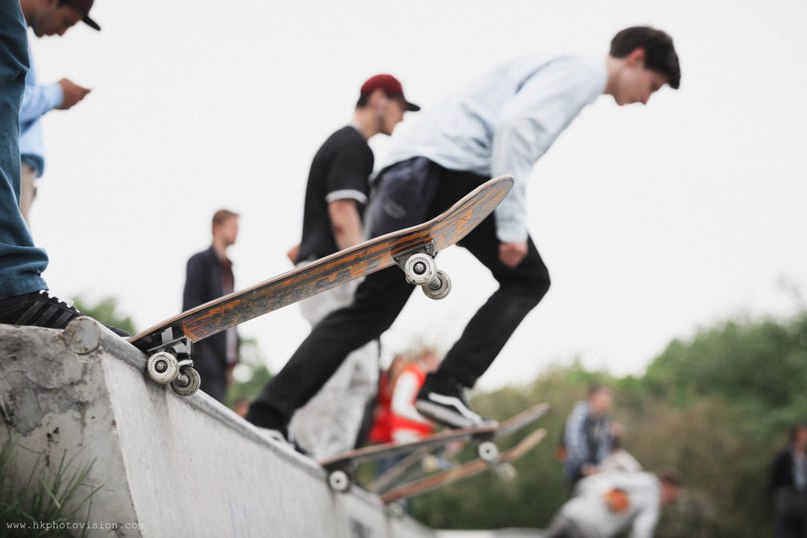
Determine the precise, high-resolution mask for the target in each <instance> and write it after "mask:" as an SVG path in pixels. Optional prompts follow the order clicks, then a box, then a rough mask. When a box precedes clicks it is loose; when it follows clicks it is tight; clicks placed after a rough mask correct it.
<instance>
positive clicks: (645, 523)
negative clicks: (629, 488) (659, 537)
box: [630, 502, 661, 538]
mask: <svg viewBox="0 0 807 538" xmlns="http://www.w3.org/2000/svg"><path fill="white" fill-rule="evenodd" d="M660 512H661V509H660V507H659V504H658V502H656V503H653V504H647V505H645V506H643V507H642V509H641V511H640V512H639V514H638V515H637V516H636V519H634V520H633V528H632V529H631V532H630V538H653V532H654V531H655V529H656V524H658V520H659V515H660Z"/></svg>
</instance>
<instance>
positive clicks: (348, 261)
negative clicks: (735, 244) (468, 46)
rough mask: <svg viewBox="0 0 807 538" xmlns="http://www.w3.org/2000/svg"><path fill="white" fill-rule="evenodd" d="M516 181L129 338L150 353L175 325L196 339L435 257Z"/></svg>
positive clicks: (175, 331)
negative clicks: (411, 258) (414, 254)
mask: <svg viewBox="0 0 807 538" xmlns="http://www.w3.org/2000/svg"><path fill="white" fill-rule="evenodd" d="M512 185H513V178H512V177H510V176H501V177H498V178H495V179H491V180H490V181H487V182H486V183H484V184H482V185H481V186H479V187H477V188H476V189H474V190H473V191H472V192H470V193H469V194H468V195H466V196H464V197H463V198H462V199H460V200H459V201H458V202H457V203H456V204H454V205H453V206H451V207H450V208H449V209H448V210H446V211H445V212H443V213H442V214H440V215H438V216H437V217H435V218H433V219H432V220H430V221H428V222H425V223H423V224H419V225H417V226H413V227H411V228H406V229H404V230H399V231H397V232H392V233H389V234H386V235H383V236H381V237H377V238H375V239H371V240H369V241H366V242H364V243H361V244H359V245H356V246H354V247H351V248H349V249H345V250H342V251H340V252H336V253H334V254H332V255H330V256H327V257H325V258H322V259H320V260H317V261H315V262H313V263H311V264H309V265H306V266H304V267H300V268H297V269H294V270H291V271H289V272H287V273H284V274H282V275H280V276H278V277H275V278H271V279H269V280H265V281H263V282H261V283H259V284H256V285H254V286H252V287H249V288H246V289H244V290H241V291H238V292H235V293H232V294H230V295H226V296H224V297H221V298H219V299H216V300H214V301H210V302H208V303H206V304H203V305H201V306H198V307H196V308H192V309H190V310H188V311H186V312H182V313H181V314H178V315H176V316H174V317H172V318H169V319H167V320H165V321H163V322H160V323H158V324H157V325H154V326H153V327H149V328H148V329H146V330H145V331H143V332H141V333H140V334H137V335H135V336H133V337H131V338H130V339H129V342H131V343H132V344H134V345H135V346H136V347H138V348H140V349H142V350H144V351H148V350H150V349H152V348H154V347H155V346H158V345H160V344H162V343H164V339H163V338H162V337H161V335H162V333H164V331H166V329H171V331H172V338H180V337H184V338H187V339H188V340H190V341H191V342H196V341H198V340H201V339H203V338H206V337H208V336H211V335H213V334H216V333H218V332H221V331H223V330H225V329H227V328H229V327H233V326H236V325H239V324H241V323H243V322H245V321H249V320H251V319H253V318H256V317H258V316H261V315H263V314H266V313H268V312H271V311H273V310H277V309H279V308H282V307H284V306H287V305H290V304H292V303H296V302H298V301H302V300H303V299H307V298H308V297H311V296H312V295H315V294H317V293H321V292H323V291H326V290H329V289H331V288H334V287H336V286H339V285H341V284H344V283H345V282H348V281H350V280H354V279H356V278H361V277H363V276H365V275H368V274H370V273H374V272H376V271H380V270H381V269H385V268H387V267H391V266H393V265H395V264H396V260H395V257H396V256H397V255H400V254H401V253H406V252H410V251H417V250H418V249H427V250H429V251H430V252H429V253H430V254H431V255H432V256H433V255H434V254H436V253H437V252H439V251H440V250H442V249H444V248H446V247H449V246H451V245H453V244H454V243H456V242H457V241H459V240H461V239H462V238H463V237H465V236H466V235H467V234H468V233H470V232H471V231H472V230H473V229H474V228H475V227H476V226H477V225H478V224H479V223H480V222H482V221H483V220H484V219H485V218H486V217H487V216H488V215H490V214H491V213H492V212H493V210H494V209H495V208H496V206H498V205H499V203H500V202H501V201H502V200H503V199H504V197H505V196H506V195H507V193H508V192H509V191H510V189H511V188H512Z"/></svg>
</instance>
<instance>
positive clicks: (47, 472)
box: [0, 436, 101, 538]
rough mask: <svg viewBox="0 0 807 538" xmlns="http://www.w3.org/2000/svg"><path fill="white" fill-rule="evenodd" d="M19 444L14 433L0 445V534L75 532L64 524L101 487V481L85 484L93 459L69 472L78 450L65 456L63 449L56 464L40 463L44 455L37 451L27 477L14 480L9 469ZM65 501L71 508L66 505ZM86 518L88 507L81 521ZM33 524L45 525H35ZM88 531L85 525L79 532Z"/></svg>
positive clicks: (54, 534) (46, 534) (21, 535)
mask: <svg viewBox="0 0 807 538" xmlns="http://www.w3.org/2000/svg"><path fill="white" fill-rule="evenodd" d="M18 448H20V445H19V444H18V441H17V439H16V438H14V437H13V436H12V437H9V439H7V440H6V442H5V443H4V444H3V446H2V447H0V535H4V536H5V535H9V536H14V537H15V538H16V537H18V536H19V537H24V538H28V537H32V538H33V537H40V536H48V537H50V536H75V534H73V533H71V532H70V531H69V530H67V528H66V524H68V523H70V522H72V521H75V518H76V517H77V515H78V513H79V511H80V510H81V509H82V508H83V507H84V506H85V505H88V504H90V503H91V500H92V497H93V495H95V493H96V492H97V491H98V490H99V489H101V486H100V485H98V486H91V485H89V484H87V477H88V475H89V473H90V471H91V469H92V466H93V464H94V463H95V460H93V461H92V462H90V463H89V464H87V465H85V466H83V467H81V468H79V469H77V470H74V471H72V472H68V469H69V468H70V467H71V465H72V463H73V461H74V460H75V458H76V456H77V455H78V453H76V454H74V455H73V456H71V457H70V458H67V451H66V450H65V451H64V452H63V453H62V457H61V459H60V460H59V462H58V465H57V466H56V467H55V468H51V467H50V465H48V464H47V463H45V464H44V465H43V456H44V455H43V454H39V456H38V457H37V459H36V461H35V463H34V466H33V468H32V469H31V472H30V474H29V476H28V479H27V480H25V482H24V483H20V484H15V483H14V481H13V480H12V477H11V472H10V471H11V469H13V468H14V465H15V462H16V455H17V450H18ZM82 486H88V487H89V492H88V493H86V494H85V493H83V492H82V491H80V489H81V488H82ZM68 504H70V505H71V506H72V508H68ZM87 519H89V510H88V513H87V518H86V519H84V517H82V520H84V521H86V520H87ZM14 524H16V528H15V526H12V525H14ZM20 524H25V525H26V527H25V528H22V527H21V525H20ZM43 524H44V525H43ZM34 525H36V526H39V527H43V526H44V527H46V528H34ZM47 527H49V528H47ZM71 527H72V525H71ZM73 530H79V529H73ZM87 532H88V529H84V530H83V531H82V532H81V534H79V535H78V536H82V537H84V536H86V535H87Z"/></svg>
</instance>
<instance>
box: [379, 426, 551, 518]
mask: <svg viewBox="0 0 807 538" xmlns="http://www.w3.org/2000/svg"><path fill="white" fill-rule="evenodd" d="M544 437H546V430H545V429H544V428H539V429H537V430H535V431H533V432H532V433H531V434H529V435H528V436H527V437H525V438H524V439H522V440H521V441H519V442H518V443H516V444H515V445H514V446H513V447H512V448H509V449H507V450H505V451H504V452H502V453H501V454H500V455H499V457H498V458H496V460H495V461H493V462H490V461H488V460H485V459H483V458H477V459H475V460H472V461H469V462H468V463H464V464H462V465H460V466H458V467H455V468H453V469H448V470H444V471H440V472H437V473H435V474H432V475H429V476H426V477H424V478H421V479H419V480H415V481H413V482H410V483H408V484H403V485H401V486H398V487H395V488H393V489H390V490H388V491H386V492H384V493H382V494H381V495H380V497H381V502H383V503H384V504H390V503H394V502H397V501H401V500H403V499H406V498H408V497H413V496H415V495H420V494H421V493H426V492H428V491H432V490H435V489H437V488H440V487H443V486H446V485H448V484H451V483H453V482H456V481H458V480H463V479H465V478H470V477H472V476H475V475H477V474H479V473H482V472H484V471H487V470H493V471H494V472H495V473H496V476H498V477H499V478H500V479H501V480H503V481H506V482H509V481H511V480H514V479H515V477H516V470H515V468H514V467H513V466H512V462H514V461H516V460H517V459H519V458H521V457H522V456H524V454H526V453H527V452H529V451H530V450H532V449H533V448H534V447H536V446H538V444H539V443H540V442H541V441H542V440H543V439H544Z"/></svg>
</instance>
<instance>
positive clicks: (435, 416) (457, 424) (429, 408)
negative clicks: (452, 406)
mask: <svg viewBox="0 0 807 538" xmlns="http://www.w3.org/2000/svg"><path fill="white" fill-rule="evenodd" d="M415 409H417V411H418V413H420V414H421V415H423V416H424V417H426V418H430V419H432V420H436V421H437V422H440V423H441V424H444V425H446V426H450V427H452V428H470V427H472V426H475V425H476V423H474V422H473V421H471V420H470V419H468V418H466V417H464V416H462V415H460V414H459V413H456V412H454V411H450V410H448V409H446V408H445V407H444V406H442V405H439V404H434V403H431V402H428V401H425V400H418V401H416V402H415Z"/></svg>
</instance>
